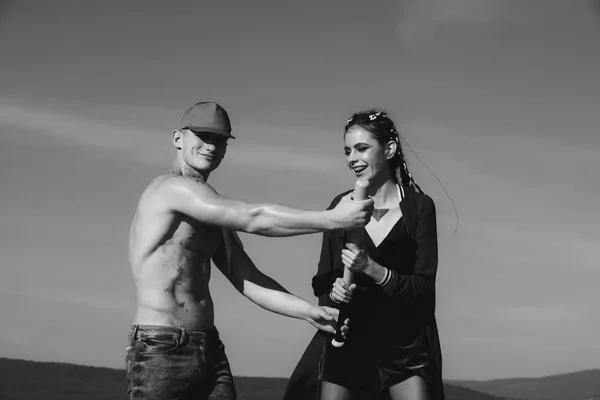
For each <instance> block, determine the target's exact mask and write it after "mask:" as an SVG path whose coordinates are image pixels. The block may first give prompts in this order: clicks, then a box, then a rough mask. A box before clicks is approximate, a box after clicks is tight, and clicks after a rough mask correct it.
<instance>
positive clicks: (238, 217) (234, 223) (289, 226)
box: [160, 176, 373, 237]
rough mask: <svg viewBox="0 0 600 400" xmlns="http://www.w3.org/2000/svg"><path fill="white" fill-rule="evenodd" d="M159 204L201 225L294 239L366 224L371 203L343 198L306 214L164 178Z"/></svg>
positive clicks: (200, 184)
mask: <svg viewBox="0 0 600 400" xmlns="http://www.w3.org/2000/svg"><path fill="white" fill-rule="evenodd" d="M160 196H161V199H162V202H164V204H166V206H167V207H168V208H170V209H171V210H172V211H174V212H179V213H182V214H185V215H187V216H189V217H191V218H194V219H196V220H198V221H200V222H202V223H206V224H210V225H216V226H219V227H222V228H228V229H233V230H236V231H242V232H247V233H253V234H257V235H261V236H279V237H281V236H295V235H304V234H309V233H316V232H322V231H328V230H334V229H350V228H356V227H362V226H364V225H366V224H367V223H368V221H369V218H370V216H371V211H372V208H373V200H372V199H368V200H364V201H353V200H350V199H343V200H342V201H341V202H340V204H339V205H338V207H336V208H334V209H332V210H326V211H306V210H299V209H294V208H291V207H287V206H283V205H277V204H266V203H265V204H250V203H246V202H244V201H241V200H235V199H231V198H227V197H225V196H221V195H219V194H218V193H217V192H216V191H215V190H214V189H213V188H212V187H211V186H210V185H208V184H207V183H205V182H203V181H201V180H199V179H195V178H191V177H186V176H176V177H171V178H169V179H167V180H166V181H165V182H163V184H162V185H161V188H160Z"/></svg>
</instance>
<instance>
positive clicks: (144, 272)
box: [130, 217, 221, 329]
mask: <svg viewBox="0 0 600 400" xmlns="http://www.w3.org/2000/svg"><path fill="white" fill-rule="evenodd" d="M136 222H137V223H136ZM136 222H134V227H133V229H132V237H131V244H130V245H131V246H132V249H133V250H134V251H133V256H134V257H132V260H131V261H132V275H133V280H134V283H135V287H136V314H135V318H134V324H139V325H163V326H175V327H179V326H184V327H186V328H189V329H210V328H212V327H213V325H214V307H213V302H212V298H211V296H210V292H209V286H208V284H209V281H210V257H211V256H212V254H214V252H215V251H216V249H217V247H218V246H219V245H220V243H221V231H220V229H214V228H210V227H205V226H200V225H199V224H196V223H193V222H192V221H186V220H185V219H181V218H177V217H175V218H173V220H171V221H169V222H170V223H167V224H166V225H167V226H168V229H164V228H166V226H165V224H161V223H158V224H157V222H159V221H156V219H155V220H154V221H153V222H154V223H153V224H152V225H149V224H143V221H140V220H139V219H138V220H137V221H136ZM161 222H163V221H161ZM164 222H166V221H164ZM135 225H138V226H137V227H136V226H135ZM140 225H141V226H140ZM143 225H146V226H143ZM157 225H158V226H161V225H162V228H163V229H160V230H161V231H163V235H157V233H158V232H156V228H157V227H158V226H157ZM136 228H137V229H136ZM153 230H154V232H152V231H153ZM136 231H137V232H139V233H138V234H136ZM159 236H162V237H161V239H160V241H158V242H157V243H154V244H153V243H152V242H153V240H147V239H149V238H156V237H159ZM161 242H162V243H161ZM135 250H138V251H137V252H136V251H135ZM139 250H146V251H139ZM136 253H137V255H139V257H135V255H136ZM136 258H137V259H136Z"/></svg>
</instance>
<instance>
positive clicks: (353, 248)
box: [342, 243, 373, 274]
mask: <svg viewBox="0 0 600 400" xmlns="http://www.w3.org/2000/svg"><path fill="white" fill-rule="evenodd" d="M342 263H343V264H344V266H345V267H346V268H348V269H349V270H351V271H353V272H360V273H363V274H368V273H369V271H368V270H369V269H370V268H371V267H372V264H373V261H372V260H371V257H369V255H368V254H367V253H366V252H365V251H363V249H361V248H360V247H358V246H357V245H355V244H354V243H346V248H345V249H343V250H342Z"/></svg>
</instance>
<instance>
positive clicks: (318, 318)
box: [213, 230, 348, 333]
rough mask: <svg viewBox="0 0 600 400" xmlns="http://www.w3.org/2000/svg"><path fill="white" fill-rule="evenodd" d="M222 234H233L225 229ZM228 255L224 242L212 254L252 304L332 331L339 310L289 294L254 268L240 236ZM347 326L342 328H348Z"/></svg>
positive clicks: (221, 269)
mask: <svg viewBox="0 0 600 400" xmlns="http://www.w3.org/2000/svg"><path fill="white" fill-rule="evenodd" d="M224 234H225V235H232V236H233V235H236V233H235V232H232V231H227V230H225V231H224ZM232 239H233V240H230V241H229V242H228V244H227V246H230V249H229V256H228V250H226V247H225V246H226V245H225V243H224V242H223V243H222V244H221V246H220V248H219V250H218V251H217V252H216V254H215V255H214V256H213V262H214V263H215V266H216V267H217V268H218V269H219V270H220V271H221V272H222V273H223V274H224V275H225V277H227V279H228V280H229V281H230V282H231V283H232V284H233V286H234V287H235V288H236V289H237V290H238V291H239V292H240V293H242V294H243V295H244V296H245V297H247V298H248V299H249V300H250V301H252V302H253V303H254V304H256V305H258V306H260V307H262V308H264V309H265V310H268V311H271V312H274V313H277V314H281V315H285V316H288V317H291V318H297V319H303V320H305V321H307V322H308V323H310V324H311V325H313V326H315V327H316V328H318V329H321V330H324V331H326V332H331V333H334V332H335V326H336V320H337V316H338V310H336V309H334V308H330V307H319V306H315V305H312V304H310V303H309V302H308V301H306V300H304V299H302V298H300V297H298V296H296V295H294V294H291V293H289V292H288V291H287V290H286V289H285V288H284V287H283V286H281V285H280V284H279V283H277V282H276V281H275V280H273V279H272V278H270V277H268V276H267V275H265V274H263V273H262V272H260V271H259V270H258V268H256V266H255V265H254V263H253V262H252V260H251V259H250V257H249V256H248V254H246V252H245V251H244V250H243V249H242V247H241V245H240V243H241V242H240V241H239V238H237V237H235V238H232ZM347 329H348V328H347V326H344V328H343V329H342V331H343V332H346V331H347Z"/></svg>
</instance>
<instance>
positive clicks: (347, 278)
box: [331, 179, 369, 347]
mask: <svg viewBox="0 0 600 400" xmlns="http://www.w3.org/2000/svg"><path fill="white" fill-rule="evenodd" d="M368 189H369V181H368V180H366V179H358V180H357V181H356V183H355V184H354V200H365V199H366V198H367V194H368ZM353 282H354V272H352V271H351V270H349V269H348V268H344V283H345V284H346V286H347V287H350V285H352V283H353ZM349 313H350V304H348V303H342V305H341V306H340V314H339V316H338V325H340V324H341V326H343V325H344V321H346V319H347V318H348V315H349ZM344 342H345V339H344V337H343V336H342V331H341V329H337V330H336V331H335V337H334V338H333V339H332V340H331V344H332V345H333V347H342V346H343V345H344Z"/></svg>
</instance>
